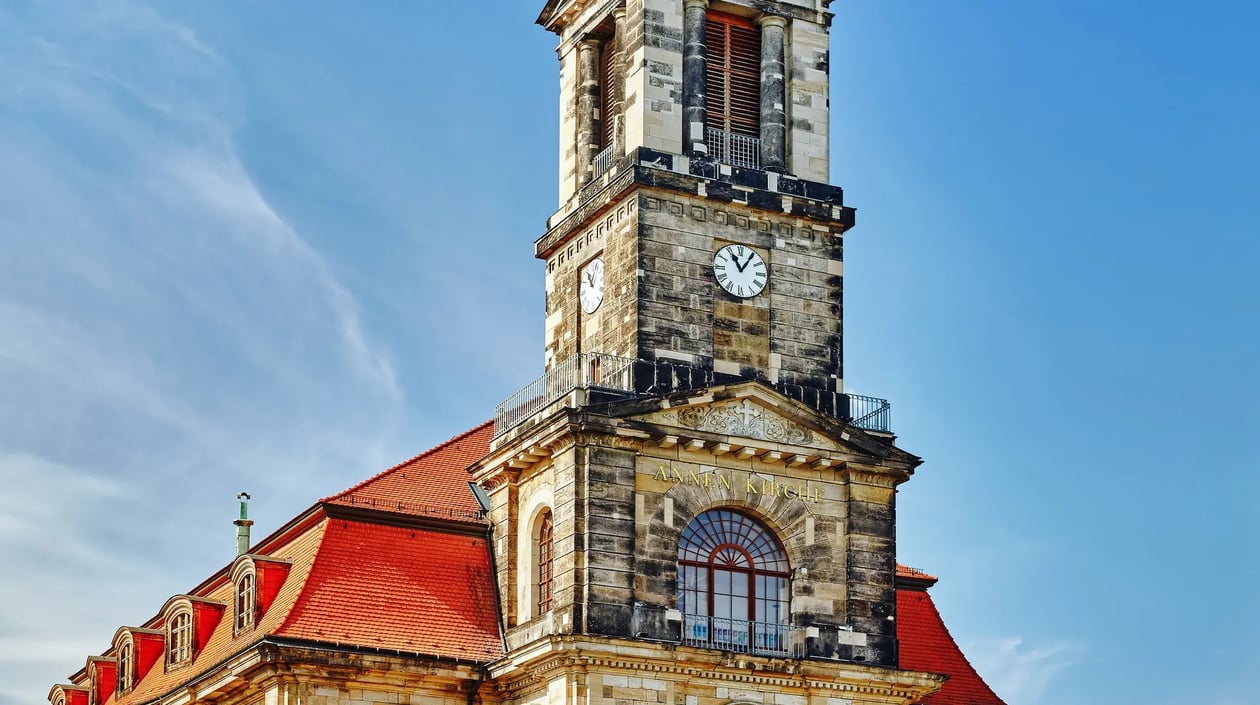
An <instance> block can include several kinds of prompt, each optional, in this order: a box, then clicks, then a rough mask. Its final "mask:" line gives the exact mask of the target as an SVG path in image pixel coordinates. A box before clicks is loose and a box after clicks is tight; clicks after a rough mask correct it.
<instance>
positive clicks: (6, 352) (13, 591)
mask: <svg viewBox="0 0 1260 705" xmlns="http://www.w3.org/2000/svg"><path fill="white" fill-rule="evenodd" d="M246 114H247V106H246V105H245V100H244V98H243V97H242V91H241V90H240V89H239V85H238V81H237V79H236V77H235V75H234V73H233V70H232V68H231V67H230V66H228V65H227V64H226V63H225V62H224V61H223V59H222V58H221V57H220V56H219V55H218V54H217V53H216V52H215V51H214V50H213V48H211V47H208V46H206V45H205V44H204V43H203V42H202V41H201V40H200V39H199V38H198V37H197V36H196V34H195V33H193V32H192V31H190V30H189V29H188V28H186V27H182V26H180V25H178V24H177V23H174V22H171V21H168V20H167V19H165V18H163V17H162V16H161V15H159V14H158V13H155V12H154V11H152V10H150V9H148V8H146V7H143V6H140V5H137V4H134V3H131V2H107V3H101V4H93V5H91V6H82V5H79V4H61V3H56V2H49V3H32V4H28V5H20V6H17V5H9V6H5V7H0V154H3V155H4V159H2V160H0V247H2V249H0V251H2V252H3V254H2V255H0V331H3V334H2V335H0V391H2V392H3V394H2V396H0V481H3V483H4V486H5V487H6V492H5V494H4V495H0V548H3V550H4V554H5V556H6V560H7V561H8V565H7V566H6V572H8V573H9V575H20V576H22V579H21V580H4V581H2V582H0V605H3V606H4V607H3V609H4V612H3V613H0V683H4V684H5V688H4V690H3V691H0V704H3V705H9V703H17V702H38V701H39V699H40V698H42V697H43V696H44V694H45V693H46V692H47V689H48V687H49V686H50V685H51V684H53V683H55V682H59V681H61V680H63V679H64V677H65V675H66V674H67V673H69V672H70V671H73V670H75V669H77V668H78V667H79V666H80V665H82V662H83V661H82V660H83V659H84V658H86V656H88V655H89V654H90V653H98V652H100V651H101V650H103V649H104V648H106V647H107V646H108V643H107V640H108V639H109V637H110V635H111V634H113V632H114V630H115V629H116V628H117V627H118V626H120V625H121V624H123V623H126V624H136V623H139V622H142V621H143V620H145V619H147V618H148V617H149V616H151V615H152V614H153V613H154V612H155V611H156V610H157V609H158V608H159V607H160V606H161V604H162V602H163V600H164V599H165V598H166V597H167V596H169V595H171V594H174V593H177V592H180V591H182V590H185V589H188V588H189V587H191V585H192V584H195V583H196V582H198V581H199V580H200V579H201V578H202V577H204V576H205V574H206V573H207V572H209V571H211V570H213V569H214V568H215V567H216V566H217V565H219V564H221V563H224V562H226V561H227V560H229V559H230V557H231V555H230V549H228V547H227V544H228V543H229V542H230V541H229V539H230V532H229V531H228V530H227V529H225V528H224V527H227V526H228V524H227V521H229V520H230V515H229V512H230V511H231V497H232V495H233V494H234V492H235V491H236V490H238V489H244V488H248V489H250V490H252V491H254V492H255V493H256V495H257V496H259V501H258V502H256V503H255V505H256V506H255V508H256V512H257V514H260V515H261V514H265V515H266V516H270V517H272V518H273V521H272V522H271V523H273V524H274V523H275V520H276V518H277V517H279V518H283V517H287V516H290V515H292V514H293V513H294V512H295V511H296V510H298V509H300V508H301V507H302V506H304V505H306V504H309V502H310V501H311V500H312V498H313V497H312V495H313V494H314V493H317V492H320V491H323V490H329V491H331V490H335V489H338V488H339V487H340V486H341V485H343V484H348V483H349V482H350V481H352V480H353V479H355V478H358V477H360V476H363V475H364V474H365V469H371V468H376V467H379V466H382V465H384V464H385V463H386V462H387V460H392V459H394V458H396V457H399V456H401V455H402V454H403V453H402V452H401V450H400V449H398V448H397V443H396V435H397V431H398V428H399V426H400V425H401V423H402V418H403V416H404V406H405V405H404V401H405V400H404V394H403V391H402V390H401V388H400V386H399V384H398V381H397V379H396V375H395V371H394V366H393V364H392V362H391V355H390V354H389V352H388V351H387V350H386V349H385V348H383V346H382V345H381V344H380V343H378V342H377V341H375V340H374V339H373V338H372V336H371V335H370V334H369V333H367V332H366V331H365V328H364V325H363V323H362V321H361V316H360V311H359V306H358V303H357V301H356V298H355V295H354V293H353V292H352V291H351V290H350V289H349V288H348V287H347V286H346V285H345V284H343V283H342V281H341V279H340V278H339V276H338V273H337V272H336V271H335V270H334V269H333V268H332V267H331V266H330V265H329V264H328V262H327V261H326V260H325V259H324V258H323V257H322V256H321V254H320V253H319V252H318V251H317V250H315V249H314V248H313V247H312V246H311V244H310V243H309V242H308V241H307V240H306V239H304V238H303V237H302V235H301V233H299V232H298V231H297V230H295V229H294V228H293V227H292V226H291V225H290V224H289V223H288V222H287V221H286V219H285V218H284V217H283V215H282V214H280V213H279V212H277V211H276V210H275V209H274V208H273V207H272V206H271V204H270V203H269V202H268V199H267V198H266V196H265V195H264V193H263V192H262V191H261V190H260V188H259V186H258V184H257V182H256V180H255V179H254V178H253V177H252V176H251V174H250V173H249V171H248V169H247V168H246V166H245V165H244V163H243V161H242V158H241V155H240V153H239V150H238V149H237V148H236V146H235V144H234V140H233V135H234V133H235V131H236V130H237V129H238V128H239V126H240V125H241V123H242V121H243V120H244V119H245V116H246ZM297 486H300V487H303V488H304V490H305V491H303V492H302V493H299V494H300V495H301V496H295V497H290V496H289V495H290V494H291V489H292V488H293V487H297ZM263 525H264V526H265V525H266V523H265V522H264V523H263ZM207 558H209V560H207ZM159 566H160V568H159ZM19 606H20V607H19ZM15 640H16V641H15ZM19 641H20V643H21V648H20V649H19V648H8V647H7V646H6V645H11V644H16V643H18V642H19Z"/></svg>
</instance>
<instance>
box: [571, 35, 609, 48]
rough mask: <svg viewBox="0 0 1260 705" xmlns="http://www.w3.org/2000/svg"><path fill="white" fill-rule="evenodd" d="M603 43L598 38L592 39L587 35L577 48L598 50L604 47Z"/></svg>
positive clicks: (580, 40) (579, 41)
mask: <svg viewBox="0 0 1260 705" xmlns="http://www.w3.org/2000/svg"><path fill="white" fill-rule="evenodd" d="M603 43H604V42H603V41H602V40H601V39H599V38H598V37H592V36H590V35H587V36H585V37H582V38H581V39H579V40H578V43H577V46H578V49H595V50H598V49H599V48H600V46H601V45H603Z"/></svg>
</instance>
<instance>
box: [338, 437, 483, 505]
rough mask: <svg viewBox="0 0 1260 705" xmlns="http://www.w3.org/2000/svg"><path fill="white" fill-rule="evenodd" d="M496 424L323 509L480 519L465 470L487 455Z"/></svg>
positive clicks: (366, 484) (342, 495)
mask: <svg viewBox="0 0 1260 705" xmlns="http://www.w3.org/2000/svg"><path fill="white" fill-rule="evenodd" d="M493 437H494V422H492V421H487V422H485V423H483V424H481V425H480V426H477V427H476V428H473V429H470V430H468V431H465V432H464V433H461V434H460V435H458V436H456V437H454V438H452V439H450V440H449V441H446V442H445V443H443V444H441V445H439V446H437V447H436V448H432V449H430V450H427V451H425V452H423V453H421V454H420V455H417V456H416V457H414V458H412V459H411V460H408V461H406V462H404V463H400V464H398V465H395V466H394V467H392V468H390V469H388V470H386V471H384V472H382V473H380V474H378V475H375V476H374V477H371V478H368V479H367V480H364V481H363V482H360V483H359V484H357V485H355V486H354V487H351V488H350V489H348V490H346V491H344V492H341V493H340V494H335V495H333V496H331V497H327V498H325V499H324V500H323V502H324V503H326V504H334V505H340V506H347V507H365V508H370V509H379V510H382V511H388V512H396V513H402V514H413V515H417V516H437V517H446V518H451V519H457V520H460V519H462V520H465V521H467V520H472V519H479V517H480V510H481V507H480V506H478V505H477V500H476V499H475V498H474V497H473V493H472V490H470V489H469V488H468V482H469V481H470V480H471V479H472V478H471V477H469V475H468V471H467V469H468V466H469V465H472V464H473V463H475V462H477V461H478V460H481V459H482V458H484V457H485V456H486V455H487V454H489V452H490V441H491V439H492V438H493Z"/></svg>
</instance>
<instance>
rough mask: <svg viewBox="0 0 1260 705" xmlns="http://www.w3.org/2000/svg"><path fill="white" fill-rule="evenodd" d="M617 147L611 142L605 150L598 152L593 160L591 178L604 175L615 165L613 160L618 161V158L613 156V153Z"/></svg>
mask: <svg viewBox="0 0 1260 705" xmlns="http://www.w3.org/2000/svg"><path fill="white" fill-rule="evenodd" d="M616 149H617V145H615V144H610V145H608V146H607V147H605V148H604V151H602V152H600V153H599V154H596V155H595V158H594V159H592V160H591V180H592V181H593V180H595V179H598V178H599V177H601V176H603V175H604V174H605V173H607V172H608V170H609V169H611V168H612V167H613V162H614V161H616V158H615V157H614V156H613V153H614V152H615V151H616Z"/></svg>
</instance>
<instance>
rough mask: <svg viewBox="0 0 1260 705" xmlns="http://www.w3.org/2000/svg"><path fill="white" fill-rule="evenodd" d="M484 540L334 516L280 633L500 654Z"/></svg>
mask: <svg viewBox="0 0 1260 705" xmlns="http://www.w3.org/2000/svg"><path fill="white" fill-rule="evenodd" d="M494 590H495V588H494V578H493V575H492V573H491V571H490V548H489V546H488V545H487V544H486V539H484V538H481V537H474V536H468V535H461V534H448V533H440V532H437V531H426V530H422V529H415V528H407V527H398V526H382V525H380V524H369V523H361V522H356V521H345V520H341V519H332V520H330V521H329V524H328V530H327V532H326V534H325V535H324V540H323V542H322V543H321V545H320V547H319V554H318V555H317V556H316V557H315V563H314V566H313V567H312V568H311V574H310V577H308V578H307V579H306V586H305V587H304V589H303V590H302V594H301V596H300V597H299V598H298V601H297V604H295V605H294V606H293V610H292V612H290V614H289V618H288V619H287V620H286V621H285V623H284V624H283V625H282V626H281V627H280V628H279V629H277V630H276V632H275V633H276V635H277V636H282V637H292V638H296V639H309V640H314V641H321V642H328V643H336V644H342V645H356V646H366V647H369V648H380V649H389V650H394V651H404V652H408V653H419V654H425V655H430V656H438V657H445V658H450V657H455V658H459V659H463V660H471V661H488V660H490V659H493V658H497V657H499V656H502V655H503V643H502V641H501V639H500V636H499V622H498V607H497V603H496V600H495V594H494Z"/></svg>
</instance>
